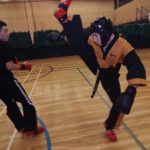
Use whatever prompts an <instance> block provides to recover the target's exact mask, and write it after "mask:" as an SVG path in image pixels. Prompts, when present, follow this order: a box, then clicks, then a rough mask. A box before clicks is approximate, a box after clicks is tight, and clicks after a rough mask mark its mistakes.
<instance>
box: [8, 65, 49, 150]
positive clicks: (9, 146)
mask: <svg viewBox="0 0 150 150" xmlns="http://www.w3.org/2000/svg"><path fill="white" fill-rule="evenodd" d="M42 68H43V65H42V66H41V69H40V71H39V73H38V75H37V77H36V80H35V82H34V85H33V87H32V89H31V91H30V94H29V97H31V95H32V93H33V90H34V88H35V86H36V83H37V80H38V78H39V76H40V73H41V71H42ZM38 120H39V121H40V123H42V120H41V119H40V118H39V117H38ZM42 125H44V124H42ZM44 128H45V129H46V126H45V125H44ZM16 133H17V130H16V129H15V130H14V131H13V134H12V136H11V139H10V141H9V143H8V146H7V148H6V150H11V147H12V144H13V141H14V139H15V136H16ZM45 135H46V136H45V137H46V140H47V146H48V147H47V148H48V150H50V149H51V144H50V137H49V136H48V135H49V134H48V131H47V129H46V132H45Z"/></svg>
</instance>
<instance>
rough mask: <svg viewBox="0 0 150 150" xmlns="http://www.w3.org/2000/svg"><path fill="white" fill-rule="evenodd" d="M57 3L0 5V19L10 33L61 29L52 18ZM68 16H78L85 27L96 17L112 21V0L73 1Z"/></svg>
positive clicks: (54, 0)
mask: <svg viewBox="0 0 150 150" xmlns="http://www.w3.org/2000/svg"><path fill="white" fill-rule="evenodd" d="M57 4H58V1H56V0H47V1H42V2H32V3H29V2H25V3H24V2H17V3H16V2H15V3H0V19H1V20H4V21H6V22H7V24H8V25H9V29H10V31H11V32H12V31H15V32H20V31H28V30H29V31H30V32H31V33H32V32H33V31H39V30H46V29H48V30H49V29H56V30H59V31H61V30H62V27H61V25H60V24H59V23H58V22H57V20H56V19H55V18H54V17H53V12H54V10H55V8H56V7H57ZM69 14H70V15H73V14H80V15H81V16H82V19H83V26H84V27H87V26H89V24H90V23H91V22H92V21H93V20H95V19H96V18H97V17H99V16H102V15H105V16H108V17H110V18H111V19H112V20H114V1H113V0H74V1H72V4H71V7H70V8H69Z"/></svg>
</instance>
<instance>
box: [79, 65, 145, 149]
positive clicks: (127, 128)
mask: <svg viewBox="0 0 150 150" xmlns="http://www.w3.org/2000/svg"><path fill="white" fill-rule="evenodd" d="M77 70H78V71H79V73H80V74H81V75H82V76H83V78H84V79H85V80H86V81H87V82H88V84H89V85H90V86H91V87H92V88H93V85H92V83H91V82H90V81H89V80H88V78H87V77H86V76H85V75H84V73H83V72H82V71H81V70H80V69H79V68H78V69H77ZM97 94H98V95H99V97H100V99H101V100H102V101H103V102H104V103H105V104H106V105H107V107H108V108H110V105H109V104H108V103H107V101H106V99H104V98H103V97H102V96H101V95H100V94H99V92H97ZM122 124H123V126H124V128H125V130H126V131H127V132H128V133H129V135H130V137H131V138H132V139H133V140H134V141H135V143H136V144H137V145H138V146H139V147H140V148H141V149H142V150H146V148H145V146H144V144H143V143H142V142H141V141H140V140H139V139H138V138H137V137H136V135H135V134H134V133H133V132H132V130H131V129H130V128H129V127H128V126H127V125H126V124H125V123H124V122H123V123H122Z"/></svg>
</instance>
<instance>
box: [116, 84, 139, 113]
mask: <svg viewBox="0 0 150 150" xmlns="http://www.w3.org/2000/svg"><path fill="white" fill-rule="evenodd" d="M135 95H136V88H135V87H133V86H128V87H127V89H126V90H125V92H123V93H121V95H120V96H119V98H118V99H117V101H116V102H115V104H114V107H115V109H116V110H117V111H119V112H123V113H125V114H129V112H130V110H131V107H132V104H133V102H134V98H135Z"/></svg>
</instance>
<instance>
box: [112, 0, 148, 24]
mask: <svg viewBox="0 0 150 150" xmlns="http://www.w3.org/2000/svg"><path fill="white" fill-rule="evenodd" d="M141 6H143V7H144V8H146V9H148V10H149V11H150V0H134V1H132V2H130V3H128V4H126V5H124V6H122V7H119V8H118V9H116V10H115V13H114V21H115V24H123V23H126V22H131V21H135V20H136V8H141ZM138 15H140V14H138ZM137 17H139V16H137Z"/></svg>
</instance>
